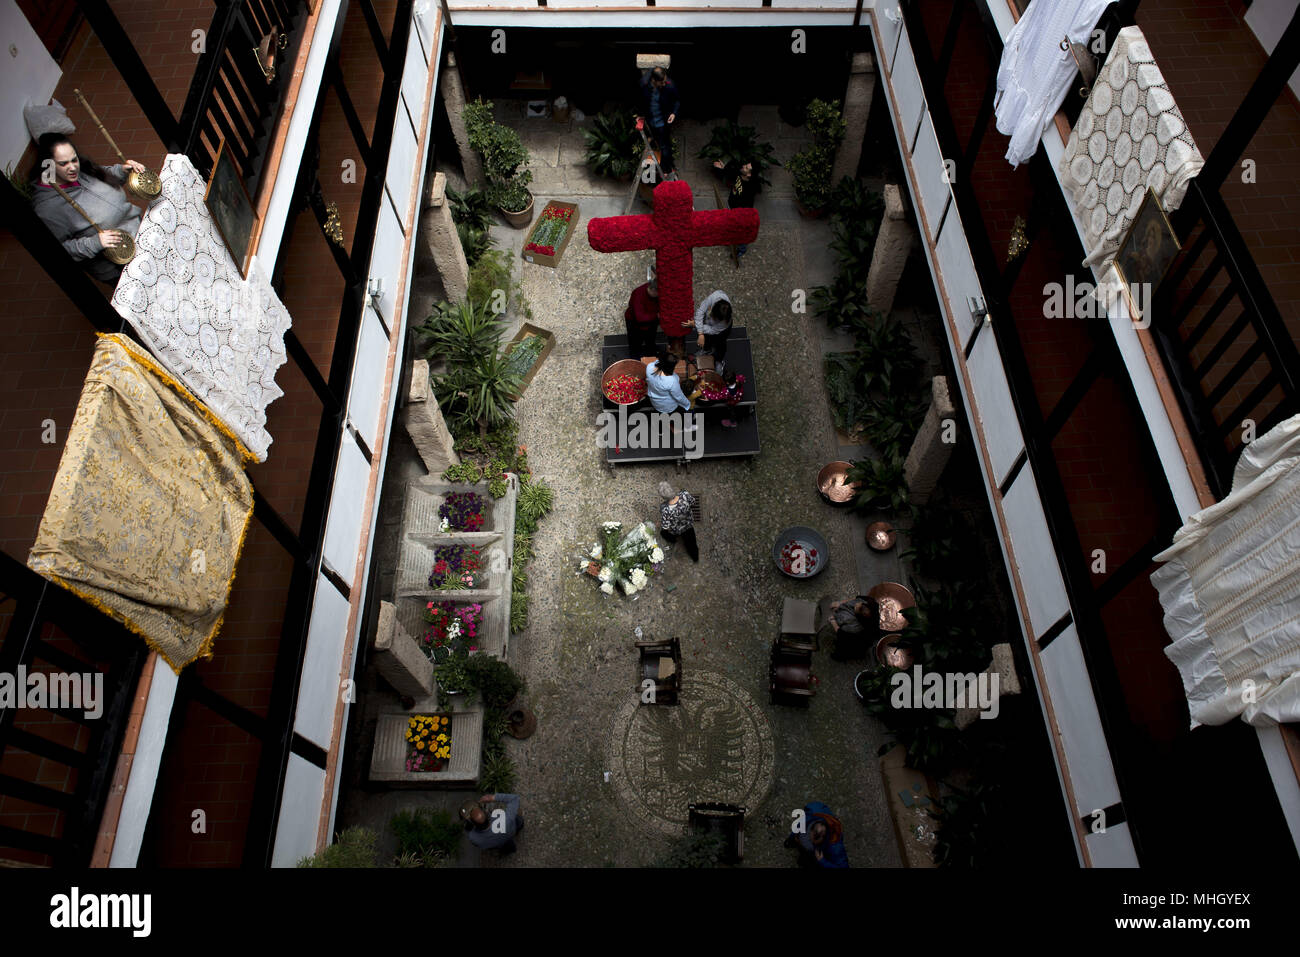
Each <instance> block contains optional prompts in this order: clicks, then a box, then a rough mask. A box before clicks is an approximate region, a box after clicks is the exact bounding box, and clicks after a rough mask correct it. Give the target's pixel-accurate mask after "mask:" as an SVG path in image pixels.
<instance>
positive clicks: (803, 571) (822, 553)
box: [772, 525, 831, 578]
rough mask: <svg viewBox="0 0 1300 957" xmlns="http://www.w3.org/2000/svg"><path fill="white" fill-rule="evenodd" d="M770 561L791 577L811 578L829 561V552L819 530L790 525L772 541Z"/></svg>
mask: <svg viewBox="0 0 1300 957" xmlns="http://www.w3.org/2000/svg"><path fill="white" fill-rule="evenodd" d="M772 561H774V562H776V567H777V568H779V569H780V570H781V573H782V574H784V575H789V576H790V577H791V578H812V577H813V576H814V575H816V574H818V573H819V572H821V571H822V570H823V569H825V568H826V566H827V565H829V564H830V563H831V553H830V548H829V546H827V544H826V539H825V538H823V537H822V533H821V532H819V531H817V530H816V529H815V528H808V527H807V526H805V525H791V526H790V527H789V528H787V529H786V530H785V531H783V532H782V533H781V534H780V535H778V536H776V541H775V542H773V543H772Z"/></svg>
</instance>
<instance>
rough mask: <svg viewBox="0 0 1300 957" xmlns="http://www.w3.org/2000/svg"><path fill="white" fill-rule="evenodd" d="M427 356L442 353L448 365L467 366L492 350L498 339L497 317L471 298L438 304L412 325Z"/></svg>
mask: <svg viewBox="0 0 1300 957" xmlns="http://www.w3.org/2000/svg"><path fill="white" fill-rule="evenodd" d="M416 332H417V333H419V334H420V335H421V336H422V337H423V341H424V342H425V343H426V348H427V350H428V355H429V356H430V357H434V356H442V357H443V358H445V359H446V360H447V363H448V364H449V365H468V364H470V363H473V362H474V361H475V360H477V359H478V358H479V357H480V356H482V355H484V354H487V353H495V352H496V350H497V345H498V343H500V341H501V320H500V319H499V318H498V317H496V316H492V315H489V314H488V312H487V310H485V309H484V308H482V307H481V306H479V305H477V304H475V303H474V302H473V301H472V300H467V301H465V302H461V303H456V304H454V305H453V304H452V303H448V302H443V303H439V304H438V306H437V307H436V308H435V309H434V311H433V312H432V313H431V314H430V315H429V318H427V319H426V320H425V321H424V322H423V323H421V324H420V325H419V326H417V327H416Z"/></svg>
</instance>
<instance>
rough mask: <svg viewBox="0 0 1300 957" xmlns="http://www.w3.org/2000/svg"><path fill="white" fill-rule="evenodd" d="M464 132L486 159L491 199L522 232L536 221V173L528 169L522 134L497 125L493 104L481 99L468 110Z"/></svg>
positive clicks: (485, 171)
mask: <svg viewBox="0 0 1300 957" xmlns="http://www.w3.org/2000/svg"><path fill="white" fill-rule="evenodd" d="M465 131H466V133H467V134H468V135H469V145H470V148H471V149H473V150H474V151H475V152H476V153H478V154H479V157H480V158H481V159H482V160H483V175H484V176H485V177H486V178H487V187H486V189H485V190H484V192H485V193H486V194H487V197H488V199H489V200H490V201H491V202H492V203H493V205H495V206H496V207H497V208H498V209H500V210H501V214H502V215H503V216H505V218H506V222H508V223H509V224H510V225H511V226H513V227H515V228H516V229H523V228H524V227H525V226H527V225H528V224H529V223H530V222H532V219H533V194H532V193H530V192H529V191H528V184H529V183H531V182H532V181H533V174H532V171H531V170H529V169H527V168H526V167H527V165H528V150H527V149H526V148H525V147H524V144H523V141H522V140H521V139H520V138H519V134H518V133H517V132H516V131H515V130H513V129H511V128H510V127H508V126H502V125H501V124H500V123H498V122H496V120H494V119H493V118H492V101H491V100H488V101H486V102H485V101H484V100H482V99H478V100H476V101H474V102H473V103H470V104H468V105H467V106H466V107H465ZM521 167H524V168H522V169H521Z"/></svg>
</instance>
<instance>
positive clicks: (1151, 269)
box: [1115, 186, 1183, 323]
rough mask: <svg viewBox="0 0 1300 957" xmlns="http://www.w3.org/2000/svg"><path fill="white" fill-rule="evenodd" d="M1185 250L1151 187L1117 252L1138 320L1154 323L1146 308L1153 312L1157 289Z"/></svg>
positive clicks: (1126, 292)
mask: <svg viewBox="0 0 1300 957" xmlns="http://www.w3.org/2000/svg"><path fill="white" fill-rule="evenodd" d="M1182 248H1183V247H1182V246H1181V245H1179V242H1178V237H1177V236H1176V235H1175V234H1174V228H1173V226H1172V225H1170V223H1169V217H1168V216H1166V215H1165V210H1164V207H1163V206H1161V205H1160V197H1158V196H1156V193H1155V190H1153V189H1152V188H1151V187H1150V186H1148V187H1147V192H1146V196H1144V197H1143V198H1142V205H1141V206H1140V207H1138V212H1137V216H1135V217H1134V218H1133V223H1132V225H1131V226H1129V230H1128V234H1127V235H1125V237H1124V241H1123V242H1122V243H1120V246H1119V251H1118V252H1116V253H1115V271H1116V272H1117V273H1119V279H1120V284H1121V285H1122V287H1123V290H1124V296H1125V298H1127V299H1128V304H1129V311H1130V312H1131V313H1132V314H1133V318H1134V319H1140V320H1144V321H1145V322H1147V323H1150V321H1151V317H1150V316H1144V315H1143V305H1145V307H1146V310H1148V311H1149V310H1150V308H1151V302H1152V297H1153V295H1154V293H1155V290H1156V288H1157V287H1159V285H1160V282H1161V280H1163V279H1164V278H1165V273H1167V272H1168V271H1169V266H1170V264H1171V263H1172V262H1173V261H1174V257H1175V256H1177V255H1178V253H1179V251H1180V250H1181V249H1182Z"/></svg>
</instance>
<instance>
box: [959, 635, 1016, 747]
mask: <svg viewBox="0 0 1300 957" xmlns="http://www.w3.org/2000/svg"><path fill="white" fill-rule="evenodd" d="M984 674H986V675H993V674H996V675H997V676H998V687H997V693H996V694H995V695H993V700H994V701H997V700H998V699H1000V698H1001V697H1002V696H1003V695H1004V694H1020V678H1019V676H1018V675H1017V674H1016V661H1015V658H1013V657H1012V655H1011V646H1010V645H1007V644H1002V645H994V646H993V661H992V663H991V664H990V665H989V666H988V667H987V668H985V669H984ZM979 716H980V709H979V708H958V709H957V711H956V713H955V714H954V715H953V719H952V720H953V724H955V725H956V726H957V729H958V730H959V731H960V730H964V729H965V728H969V727H970V726H971V725H972V724H974V723H975V722H976V721H977V720H979Z"/></svg>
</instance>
